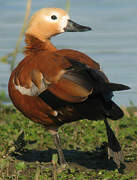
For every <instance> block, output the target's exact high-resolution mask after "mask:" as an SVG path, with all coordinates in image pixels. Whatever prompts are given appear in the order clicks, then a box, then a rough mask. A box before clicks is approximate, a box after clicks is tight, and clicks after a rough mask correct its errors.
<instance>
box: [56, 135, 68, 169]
mask: <svg viewBox="0 0 137 180" xmlns="http://www.w3.org/2000/svg"><path fill="white" fill-rule="evenodd" d="M53 136H54V141H55V145H56V148H57V151H58V155H59V160H60V164H61V166H62V165H63V166H64V165H67V162H66V160H65V157H64V154H63V151H62V148H61V141H60V137H59V134H58V133H56V134H54V135H53Z"/></svg>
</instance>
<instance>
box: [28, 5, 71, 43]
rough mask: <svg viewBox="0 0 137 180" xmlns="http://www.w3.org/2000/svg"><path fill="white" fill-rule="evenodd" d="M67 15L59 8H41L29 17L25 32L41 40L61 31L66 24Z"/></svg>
mask: <svg viewBox="0 0 137 180" xmlns="http://www.w3.org/2000/svg"><path fill="white" fill-rule="evenodd" d="M68 19H70V17H69V15H68V14H67V12H66V11H64V10H63V9H59V8H43V9H40V10H39V11H37V12H36V13H35V14H34V15H33V16H32V17H31V19H30V22H29V24H28V28H27V30H26V34H29V35H32V36H35V37H36V38H38V39H40V40H41V41H45V40H46V39H50V38H51V37H52V36H55V35H56V34H60V33H63V32H64V31H65V30H64V28H65V27H66V26H67V23H68Z"/></svg>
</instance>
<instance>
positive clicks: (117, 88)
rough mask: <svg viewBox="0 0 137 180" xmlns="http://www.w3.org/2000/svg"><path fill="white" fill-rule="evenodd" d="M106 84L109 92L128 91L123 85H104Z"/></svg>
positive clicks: (127, 87)
mask: <svg viewBox="0 0 137 180" xmlns="http://www.w3.org/2000/svg"><path fill="white" fill-rule="evenodd" d="M106 84H107V87H108V89H109V90H110V91H123V90H128V89H130V87H129V86H126V85H123V84H117V83H106Z"/></svg>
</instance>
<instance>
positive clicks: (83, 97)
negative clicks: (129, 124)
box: [8, 8, 129, 168]
mask: <svg viewBox="0 0 137 180" xmlns="http://www.w3.org/2000/svg"><path fill="white" fill-rule="evenodd" d="M90 30H92V29H91V28H90V27H89V26H85V25H80V24H77V23H76V22H74V21H72V20H71V19H70V16H69V15H68V13H67V12H66V11H65V10H63V9H60V8H42V9H40V10H38V11H37V12H35V13H34V14H33V15H32V17H31V18H30V21H29V23H28V26H27V29H26V32H25V43H26V46H25V50H24V58H23V60H22V61H20V62H19V64H18V65H17V67H16V68H15V69H14V70H13V72H12V73H11V76H10V79H9V83H8V91H9V96H10V98H11V100H12V102H13V104H14V106H15V107H16V108H17V109H18V110H19V111H21V113H22V114H23V115H24V116H26V117H27V118H29V119H30V120H32V121H33V122H35V123H39V124H41V125H42V126H43V127H44V128H45V129H46V130H47V131H49V132H50V133H51V134H52V135H53V137H54V142H55V146H56V148H57V152H58V156H59V161H60V165H61V166H62V167H66V166H67V162H66V160H65V156H64V154H63V151H62V148H61V140H60V136H59V134H58V129H59V127H60V126H62V125H63V124H65V123H70V122H74V121H78V120H80V119H88V120H91V121H93V120H96V121H97V120H103V121H104V123H105V126H106V132H107V137H108V158H112V159H113V161H114V162H115V163H116V165H117V167H118V168H119V167H120V164H121V163H123V154H122V150H121V146H120V143H119V142H118V140H117V138H116V136H115V134H114V132H113V130H112V129H111V127H110V125H109V123H108V118H109V119H112V120H117V119H120V118H122V117H123V115H124V114H123V111H122V110H121V109H120V107H119V106H118V105H117V104H116V103H115V102H114V101H112V97H113V91H121V90H128V89H129V87H128V86H126V85H123V84H117V83H112V82H110V81H109V80H108V78H107V76H106V75H105V73H104V72H103V71H102V69H101V67H100V65H99V63H97V62H96V61H95V60H93V59H92V58H90V57H89V56H88V55H86V54H85V53H83V52H80V51H77V50H73V49H57V48H56V47H55V46H54V45H53V44H52V42H51V38H52V37H53V36H56V35H58V34H61V33H65V32H86V31H90Z"/></svg>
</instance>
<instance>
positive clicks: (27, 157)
mask: <svg viewBox="0 0 137 180" xmlns="http://www.w3.org/2000/svg"><path fill="white" fill-rule="evenodd" d="M63 152H64V155H65V158H66V160H67V162H68V163H69V164H70V166H72V167H81V168H87V169H106V170H114V169H116V168H117V167H116V165H115V163H114V162H113V160H111V159H110V160H108V159H107V153H106V152H98V151H93V152H84V151H79V150H66V149H65V150H63ZM54 153H57V151H56V150H54V149H48V150H47V151H39V150H35V149H33V150H24V151H23V152H21V153H19V154H18V153H12V154H11V156H12V157H15V158H16V159H18V160H23V161H26V162H36V161H39V162H51V158H52V154H54ZM124 168H125V166H124V165H122V167H121V169H124Z"/></svg>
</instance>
